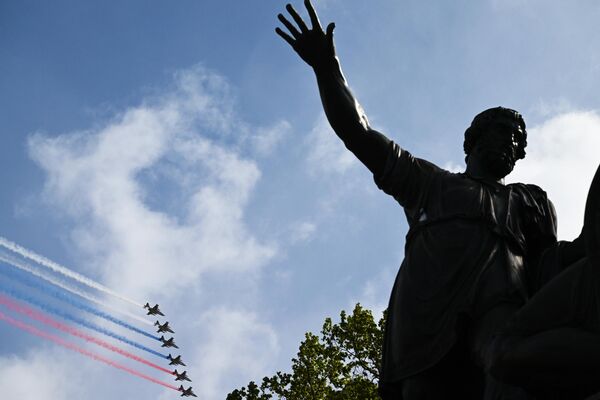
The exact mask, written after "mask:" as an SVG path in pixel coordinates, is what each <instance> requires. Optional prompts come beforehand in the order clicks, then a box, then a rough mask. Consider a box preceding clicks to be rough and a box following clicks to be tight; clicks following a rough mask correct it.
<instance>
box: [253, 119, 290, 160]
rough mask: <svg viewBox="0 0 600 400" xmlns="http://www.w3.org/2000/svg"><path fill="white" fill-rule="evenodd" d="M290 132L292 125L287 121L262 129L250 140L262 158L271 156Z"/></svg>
mask: <svg viewBox="0 0 600 400" xmlns="http://www.w3.org/2000/svg"><path fill="white" fill-rule="evenodd" d="M290 130H291V125H290V123H289V122H287V121H280V122H278V123H277V124H275V125H274V126H272V127H269V128H260V129H258V130H257V131H256V132H255V134H254V135H253V136H251V138H250V140H251V143H252V147H253V148H254V150H255V152H256V153H257V154H258V155H260V156H265V155H269V154H271V153H272V152H273V150H275V148H276V147H277V145H278V144H279V143H281V141H282V140H283V139H284V138H285V137H286V136H287V135H288V134H289V132H290Z"/></svg>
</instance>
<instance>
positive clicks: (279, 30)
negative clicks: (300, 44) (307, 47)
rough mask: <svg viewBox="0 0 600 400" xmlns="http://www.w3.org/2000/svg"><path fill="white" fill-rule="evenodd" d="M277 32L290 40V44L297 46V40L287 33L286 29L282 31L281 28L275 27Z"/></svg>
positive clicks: (287, 40) (284, 38)
mask: <svg viewBox="0 0 600 400" xmlns="http://www.w3.org/2000/svg"><path fill="white" fill-rule="evenodd" d="M275 33H277V34H278V35H279V36H281V37H282V38H283V40H285V41H286V42H288V43H289V44H290V46H292V47H294V46H295V41H294V39H293V38H292V37H291V36H290V35H288V34H287V33H285V32H284V31H282V30H281V29H279V28H275Z"/></svg>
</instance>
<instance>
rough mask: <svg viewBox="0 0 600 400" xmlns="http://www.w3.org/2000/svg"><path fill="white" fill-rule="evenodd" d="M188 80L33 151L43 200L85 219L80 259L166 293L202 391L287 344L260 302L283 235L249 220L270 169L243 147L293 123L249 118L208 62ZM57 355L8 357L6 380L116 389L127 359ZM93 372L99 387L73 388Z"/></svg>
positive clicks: (0, 374)
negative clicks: (95, 360)
mask: <svg viewBox="0 0 600 400" xmlns="http://www.w3.org/2000/svg"><path fill="white" fill-rule="evenodd" d="M175 80H176V84H175V87H174V88H173V89H172V90H170V91H169V92H168V93H166V94H162V95H160V96H158V95H157V96H155V97H154V98H152V99H147V100H146V101H145V102H143V103H142V104H141V105H139V106H137V107H132V108H130V109H128V110H125V111H124V112H122V113H120V114H119V115H117V116H116V117H114V118H113V119H111V120H110V121H108V122H105V123H103V124H95V126H96V128H94V129H91V130H89V131H82V132H72V133H65V134H61V135H58V136H54V137H49V136H44V135H40V134H35V135H32V136H31V137H30V139H29V152H30V155H31V157H32V159H33V160H34V161H35V162H36V163H37V164H39V166H40V167H41V168H42V169H43V170H44V172H45V173H46V182H45V187H44V199H45V200H46V201H47V202H48V204H49V205H50V206H51V207H52V208H53V209H54V210H56V211H59V212H61V213H63V214H64V215H66V216H67V217H68V218H69V219H70V221H72V225H69V226H73V228H72V230H71V234H70V240H71V242H72V244H73V245H74V246H75V248H76V249H77V250H78V252H79V254H80V259H81V260H84V262H82V265H79V266H78V268H77V269H78V270H83V272H85V273H87V274H90V275H92V276H96V277H97V276H100V277H102V281H103V283H105V284H106V285H108V286H110V287H112V288H114V289H116V290H117V291H120V292H122V293H125V294H127V295H128V296H131V297H134V298H137V299H139V300H142V301H145V300H147V299H157V301H158V302H160V303H161V306H164V308H166V309H167V310H168V311H167V312H168V313H169V319H170V321H171V322H172V325H173V326H174V327H175V329H176V330H177V333H178V335H177V343H178V344H179V345H180V346H182V343H183V346H182V354H183V355H184V358H185V359H186V360H187V362H188V363H189V365H193V367H192V368H191V369H190V370H189V374H190V376H192V377H193V379H194V383H195V390H196V391H197V392H198V393H201V394H202V397H203V398H206V399H208V400H213V399H215V400H216V399H222V398H223V397H224V395H225V393H226V392H227V391H228V390H232V389H233V388H232V387H231V382H228V381H226V378H225V376H224V374H227V376H239V377H240V384H243V383H245V382H247V381H248V380H249V379H251V378H252V377H254V376H255V375H256V373H257V369H256V368H258V369H260V368H261V366H264V365H267V364H268V363H269V360H271V359H272V358H273V357H276V354H274V353H275V352H276V351H277V350H278V347H277V336H276V334H275V332H274V331H273V329H272V328H271V327H270V326H269V325H268V323H266V322H264V321H263V320H261V317H260V315H259V314H258V313H256V312H252V311H251V309H252V307H253V304H255V303H256V301H257V294H256V293H258V285H259V280H258V279H259V276H260V275H259V274H258V272H259V271H260V270H261V268H262V267H264V266H265V265H266V264H267V263H268V262H269V261H271V260H272V259H273V257H274V256H275V255H276V254H277V253H278V244H277V243H267V242H265V241H264V240H261V238H259V237H257V236H256V235H255V234H254V233H253V232H252V230H251V229H250V228H249V227H248V225H247V223H246V220H245V214H246V208H247V206H248V202H249V200H250V198H251V195H252V193H253V191H254V190H255V188H256V184H257V182H258V181H259V179H260V177H261V171H260V168H259V166H258V164H257V162H256V161H255V160H252V159H250V158H248V156H244V155H242V154H256V155H267V154H268V153H269V152H271V151H273V149H274V148H275V146H276V145H277V144H278V143H279V142H280V141H281V140H282V138H285V134H286V132H287V131H288V130H289V124H287V123H285V122H280V123H276V124H274V125H273V126H272V127H267V128H262V127H253V126H250V125H248V124H247V123H245V122H244V121H243V120H242V119H241V118H240V117H239V116H238V115H237V113H236V110H235V101H234V100H233V99H232V94H231V88H229V86H228V85H227V83H226V81H225V80H224V79H223V78H222V77H219V76H218V75H216V74H214V73H211V72H209V71H207V70H205V69H203V68H202V67H196V68H193V69H191V70H187V71H183V72H179V73H178V74H177V75H176V79H175ZM247 144H250V145H251V146H253V148H252V149H251V150H252V151H247V146H246V145H247ZM284 225H285V223H284ZM205 281H206V283H204V282H205ZM190 305H193V306H190ZM207 309H209V310H211V311H208V312H205V310H207ZM198 337H203V338H205V339H206V340H203V341H198V340H197V338H198ZM51 354H54V353H53V350H51V349H49V350H48V349H46V350H40V351H39V355H38V358H36V359H35V360H33V361H35V363H37V364H35V363H34V369H33V375H32V369H31V365H29V364H28V363H30V362H32V360H31V357H24V358H16V359H13V360H11V361H10V363H9V364H10V368H9V367H5V368H3V369H0V387H2V388H3V390H4V391H5V392H4V393H6V390H9V391H10V390H15V391H16V392H15V394H19V395H18V396H17V395H15V396H14V397H10V396H9V397H8V398H25V397H22V396H21V395H20V393H21V391H22V390H23V389H22V387H21V385H15V384H14V383H12V379H13V377H15V376H17V375H19V374H20V373H22V374H23V375H24V376H37V377H36V384H37V385H38V386H37V387H38V388H40V391H38V390H37V389H36V390H35V391H33V393H34V394H35V396H34V397H35V398H36V399H44V398H52V399H55V400H58V399H66V398H87V399H90V400H92V399H102V398H107V397H109V398H110V397H111V395H112V392H111V391H112V389H109V388H108V387H107V386H106V385H104V383H105V382H107V381H110V379H109V377H110V376H112V375H111V374H114V372H109V371H107V369H106V368H105V369H98V372H97V373H95V374H93V379H88V380H87V381H86V380H85V378H86V377H85V376H84V372H83V370H78V369H73V370H69V371H68V372H65V371H64V370H61V369H60V368H59V367H56V368H55V365H58V366H60V365H61V364H63V362H62V361H61V359H59V360H54V359H52V357H51ZM190 354H194V357H190ZM62 359H63V360H64V357H63V358H62ZM57 363H58V364H57ZM25 365H27V371H25ZM108 370H111V369H110V368H108ZM49 371H52V372H49ZM265 373H267V371H265ZM236 374H237V375H236ZM40 376H43V377H44V378H43V379H41V381H38V380H37V379H38V378H39V377H40ZM122 379H124V377H123V378H122ZM132 379H135V378H132ZM82 381H85V382H86V387H87V389H85V392H86V393H85V394H84V395H73V393H77V388H78V386H79V385H80V383H81V382H82ZM130 381H131V379H130V380H129V381H126V382H130ZM244 381H245V382H244ZM15 382H21V381H19V380H15ZM38 383H39V384H38ZM30 386H31V385H29V387H30ZM105 386H106V387H105ZM108 386H110V385H108ZM123 386H125V385H123ZM132 388H135V383H132V385H131V387H129V386H127V387H122V388H121V389H120V390H121V391H122V392H125V393H129V392H130V389H132ZM28 389H29V388H28ZM42 389H43V390H42ZM152 389H154V392H153V393H157V394H158V395H160V392H159V391H157V390H156V388H154V387H153V386H152V385H150V386H149V387H147V388H146V389H145V390H148V391H150V390H152ZM81 390H83V389H81ZM132 390H133V389H132ZM42 391H43V392H44V393H50V394H49V395H47V394H44V393H42ZM4 393H3V395H4ZM11 393H12V392H11ZM107 393H110V394H111V395H107ZM140 393H142V392H140ZM150 393H152V392H150ZM169 395H170V396H173V393H167V394H165V393H163V396H169ZM40 396H41V397H40ZM43 396H49V397H43ZM143 396H144V398H149V397H148V396H149V395H148V392H143ZM150 396H151V395H150ZM34 397H26V398H34ZM165 398H167V397H165Z"/></svg>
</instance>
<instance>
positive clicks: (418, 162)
mask: <svg viewBox="0 0 600 400" xmlns="http://www.w3.org/2000/svg"><path fill="white" fill-rule="evenodd" d="M384 160H385V163H384V168H383V170H382V171H381V173H379V174H374V179H375V183H376V184H377V187H379V189H381V190H383V191H384V192H385V193H387V194H389V195H390V196H393V197H394V198H395V199H396V201H397V202H398V203H400V205H401V206H402V207H404V208H405V209H406V210H407V211H409V210H414V211H418V210H417V209H418V207H419V206H420V205H422V204H423V203H424V200H425V196H426V194H427V191H428V188H429V184H430V182H431V179H432V177H433V175H434V174H435V173H436V172H439V171H442V170H441V169H440V168H439V167H437V166H436V165H435V164H433V163H431V162H429V161H426V160H423V159H421V158H417V157H414V156H413V155H412V154H410V153H409V152H408V151H406V150H404V149H402V148H401V147H400V146H398V145H397V144H396V143H394V142H393V141H392V142H390V144H389V145H388V149H387V154H386V156H385V158H384Z"/></svg>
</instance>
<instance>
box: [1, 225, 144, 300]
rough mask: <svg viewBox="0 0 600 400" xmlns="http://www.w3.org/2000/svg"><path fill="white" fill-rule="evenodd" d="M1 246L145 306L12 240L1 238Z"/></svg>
mask: <svg viewBox="0 0 600 400" xmlns="http://www.w3.org/2000/svg"><path fill="white" fill-rule="evenodd" d="M0 246H1V247H4V248H5V249H7V250H10V251H12V252H13V253H17V254H19V255H20V256H22V257H25V258H28V259H30V260H32V261H35V262H36V263H38V264H40V265H42V266H44V267H46V268H49V269H51V270H52V271H54V272H56V273H59V274H62V275H64V276H67V277H69V278H71V279H74V280H76V281H77V282H79V283H82V284H84V285H86V286H89V287H91V288H93V289H96V290H98V291H100V292H103V293H106V294H109V295H111V296H114V297H116V298H118V299H120V300H123V301H125V302H127V303H130V304H133V305H134V306H138V307H143V305H142V304H141V303H139V302H137V301H134V300H131V299H129V298H127V297H125V296H123V295H121V294H119V293H117V292H115V291H114V290H112V289H109V288H107V287H106V286H104V285H102V284H100V283H98V282H96V281H93V280H91V279H90V278H88V277H85V276H83V275H81V274H78V273H77V272H75V271H71V270H70V269H69V268H67V267H64V266H62V265H60V264H57V263H55V262H54V261H52V260H49V259H47V258H46V257H44V256H41V255H39V254H36V253H34V252H33V251H31V250H28V249H26V248H24V247H22V246H19V245H18V244H16V243H14V242H11V241H10V240H8V239H6V238H4V237H2V236H0Z"/></svg>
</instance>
